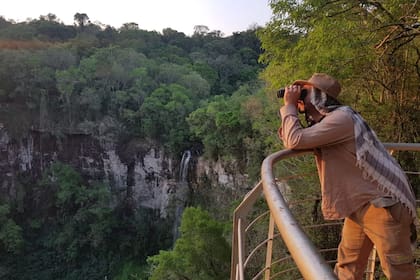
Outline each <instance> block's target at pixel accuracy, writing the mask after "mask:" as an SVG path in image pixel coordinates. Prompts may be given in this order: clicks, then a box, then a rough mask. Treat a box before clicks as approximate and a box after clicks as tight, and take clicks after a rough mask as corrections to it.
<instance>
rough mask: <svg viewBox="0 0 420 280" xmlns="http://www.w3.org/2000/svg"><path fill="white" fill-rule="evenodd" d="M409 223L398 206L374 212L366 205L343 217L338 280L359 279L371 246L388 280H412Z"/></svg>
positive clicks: (413, 271)
mask: <svg viewBox="0 0 420 280" xmlns="http://www.w3.org/2000/svg"><path fill="white" fill-rule="evenodd" d="M411 222H412V219H411V217H410V215H409V213H408V210H407V209H406V208H405V207H403V206H402V205H401V204H400V203H397V204H395V205H393V206H390V207H387V208H376V207H374V206H373V205H371V204H370V203H369V204H367V205H366V206H364V207H362V208H361V209H359V210H358V211H356V212H355V213H353V214H352V215H350V216H349V217H347V218H346V219H345V220H344V227H343V233H342V239H341V242H340V245H339V248H338V258H337V264H336V266H335V273H336V274H337V276H338V278H339V279H340V280H350V279H354V280H359V279H363V273H364V271H365V270H366V265H367V262H368V257H369V254H370V252H371V250H372V248H373V245H375V246H376V250H377V253H378V256H379V260H380V262H381V267H382V270H383V272H384V274H385V275H386V277H387V278H388V279H390V280H397V279H398V280H414V279H415V268H414V264H413V252H412V250H411V244H410V234H411V232H410V225H411Z"/></svg>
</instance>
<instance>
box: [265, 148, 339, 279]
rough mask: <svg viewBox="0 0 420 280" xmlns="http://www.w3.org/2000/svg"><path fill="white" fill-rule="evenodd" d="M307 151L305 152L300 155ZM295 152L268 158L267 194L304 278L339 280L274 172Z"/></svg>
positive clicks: (274, 215)
mask: <svg viewBox="0 0 420 280" xmlns="http://www.w3.org/2000/svg"><path fill="white" fill-rule="evenodd" d="M307 152H308V151H304V152H301V153H300V154H303V153H307ZM295 153H296V151H292V150H283V151H280V152H277V153H274V154H272V155H270V156H268V157H267V158H266V159H265V160H264V161H263V163H262V167H261V177H262V182H263V190H264V195H265V198H266V200H267V204H268V206H269V208H270V210H271V213H272V215H273V218H274V221H275V223H276V225H277V228H278V230H279V231H280V234H281V237H282V239H283V241H284V243H285V245H286V246H287V248H288V249H289V252H290V254H291V256H292V258H293V260H294V261H295V263H296V265H297V267H298V268H299V270H300V272H301V274H302V276H303V278H305V279H308V280H310V279H314V280H315V279H337V277H336V276H335V274H334V272H333V271H332V269H331V267H330V266H329V265H328V264H327V263H326V262H325V260H324V259H323V258H322V257H321V255H320V254H319V252H318V250H317V248H315V246H314V245H313V243H312V241H311V240H310V239H309V238H308V236H307V235H306V233H305V232H304V231H303V229H302V228H301V227H300V226H299V223H298V222H297V221H296V219H295V217H294V216H293V214H292V212H291V211H290V209H289V206H288V205H287V204H286V202H285V201H284V199H283V196H282V194H281V193H280V191H279V189H278V187H277V184H276V182H275V179H274V176H273V170H272V167H273V165H274V163H276V162H277V161H278V160H280V159H283V158H285V157H287V156H288V155H294V154H295ZM298 154H299V152H298ZM295 155H296V154H295Z"/></svg>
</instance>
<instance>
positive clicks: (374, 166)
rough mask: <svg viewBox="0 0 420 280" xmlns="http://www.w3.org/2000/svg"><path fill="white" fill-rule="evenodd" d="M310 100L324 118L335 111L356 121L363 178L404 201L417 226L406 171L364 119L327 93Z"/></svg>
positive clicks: (411, 191)
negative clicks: (343, 112)
mask: <svg viewBox="0 0 420 280" xmlns="http://www.w3.org/2000/svg"><path fill="white" fill-rule="evenodd" d="M310 101H311V103H312V104H313V105H314V106H315V108H316V109H317V110H318V111H319V112H320V113H321V114H323V115H327V114H329V113H330V112H332V111H334V110H336V109H337V110H342V111H345V112H348V113H350V114H351V116H352V118H353V122H354V136H355V144H356V159H357V162H356V165H357V167H359V168H360V169H361V170H362V173H363V178H364V179H366V180H369V181H372V182H375V183H376V185H377V186H378V188H379V189H380V190H381V191H383V192H384V193H386V194H387V195H389V196H390V197H392V198H393V199H394V200H396V201H399V202H401V204H402V205H404V206H405V207H406V208H407V209H408V210H409V212H410V215H411V216H412V218H413V220H414V221H415V222H416V223H418V220H417V211H416V198H415V195H414V192H413V190H412V188H411V186H410V183H409V182H408V179H407V177H406V175H405V173H404V171H403V170H402V168H401V166H400V165H399V164H398V162H397V161H396V160H395V158H394V157H392V156H391V155H390V154H389V153H388V151H387V150H386V148H385V147H384V145H383V144H382V143H381V142H380V141H379V139H378V137H377V136H376V134H375V132H374V131H373V130H372V129H371V128H370V127H369V126H368V125H367V123H366V122H365V120H364V119H363V118H362V116H360V114H358V113H357V112H355V111H354V110H353V109H351V108H350V107H348V106H342V105H341V104H340V103H339V102H338V101H335V100H331V98H330V97H329V96H327V95H326V94H325V93H324V92H321V93H319V92H317V94H311V99H310Z"/></svg>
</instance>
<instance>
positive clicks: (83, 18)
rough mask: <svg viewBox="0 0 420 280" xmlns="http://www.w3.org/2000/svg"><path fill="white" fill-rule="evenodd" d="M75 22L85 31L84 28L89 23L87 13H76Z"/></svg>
mask: <svg viewBox="0 0 420 280" xmlns="http://www.w3.org/2000/svg"><path fill="white" fill-rule="evenodd" d="M74 21H75V22H76V23H77V25H78V26H79V27H80V28H82V29H83V27H85V26H86V24H87V23H89V17H88V15H87V14H85V13H76V14H75V15H74Z"/></svg>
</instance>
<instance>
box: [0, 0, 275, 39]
mask: <svg viewBox="0 0 420 280" xmlns="http://www.w3.org/2000/svg"><path fill="white" fill-rule="evenodd" d="M268 2H269V0H117V1H116V0H112V1H111V0H64V1H63V0H10V1H7V4H3V5H2V7H1V10H0V16H3V17H4V18H5V19H6V20H14V21H16V22H21V21H26V20H28V19H38V18H39V16H41V15H47V14H49V13H51V14H54V15H56V16H57V18H58V20H59V21H61V22H63V23H65V24H67V25H72V24H73V23H74V15H75V14H76V13H85V14H86V15H87V16H88V17H89V19H90V21H91V22H92V23H95V24H96V23H101V24H104V25H111V26H113V27H115V28H117V29H118V28H120V27H121V26H122V25H123V24H124V23H131V22H134V23H137V24H138V26H139V28H140V29H143V30H148V31H153V30H154V31H158V32H161V31H162V30H163V29H164V28H168V27H169V28H172V29H174V30H177V31H179V32H184V33H185V34H186V35H192V34H193V32H194V26H196V25H204V26H207V27H208V28H209V29H210V31H213V30H219V31H221V32H222V33H223V34H224V35H226V36H229V35H231V34H232V32H240V31H245V30H247V29H248V28H249V27H251V26H253V25H258V26H265V25H266V23H267V22H268V21H269V20H270V19H271V16H272V12H271V9H270V7H269V4H268Z"/></svg>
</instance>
